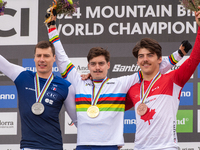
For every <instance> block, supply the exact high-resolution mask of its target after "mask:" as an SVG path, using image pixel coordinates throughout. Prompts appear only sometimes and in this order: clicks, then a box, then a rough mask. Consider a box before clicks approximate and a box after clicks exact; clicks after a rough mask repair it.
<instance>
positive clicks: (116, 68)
mask: <svg viewBox="0 0 200 150" xmlns="http://www.w3.org/2000/svg"><path fill="white" fill-rule="evenodd" d="M139 70H140V67H139V66H138V65H134V64H133V65H132V66H125V65H124V66H123V65H121V64H115V65H114V67H113V69H112V72H137V71H139Z"/></svg>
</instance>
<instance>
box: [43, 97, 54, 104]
mask: <svg viewBox="0 0 200 150" xmlns="http://www.w3.org/2000/svg"><path fill="white" fill-rule="evenodd" d="M44 101H45V103H47V104H50V105H53V100H51V99H48V98H45V100H44Z"/></svg>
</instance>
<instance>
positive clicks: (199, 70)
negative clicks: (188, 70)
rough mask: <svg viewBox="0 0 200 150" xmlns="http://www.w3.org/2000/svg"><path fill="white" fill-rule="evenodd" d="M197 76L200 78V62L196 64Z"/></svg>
mask: <svg viewBox="0 0 200 150" xmlns="http://www.w3.org/2000/svg"><path fill="white" fill-rule="evenodd" d="M197 70H198V71H197V72H198V78H200V64H199V65H198V66H197Z"/></svg>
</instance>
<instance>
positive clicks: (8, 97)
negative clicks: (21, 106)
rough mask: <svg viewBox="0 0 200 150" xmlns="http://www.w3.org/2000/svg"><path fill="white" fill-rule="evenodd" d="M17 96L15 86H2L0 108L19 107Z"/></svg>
mask: <svg viewBox="0 0 200 150" xmlns="http://www.w3.org/2000/svg"><path fill="white" fill-rule="evenodd" d="M17 97H18V96H17V89H16V87H15V86H0V108H17Z"/></svg>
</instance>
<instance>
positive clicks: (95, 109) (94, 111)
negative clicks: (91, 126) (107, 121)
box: [87, 105, 99, 118]
mask: <svg viewBox="0 0 200 150" xmlns="http://www.w3.org/2000/svg"><path fill="white" fill-rule="evenodd" d="M87 115H88V116H89V117H90V118H96V117H97V116H98V115H99V108H98V107H97V106H94V105H92V106H90V107H89V108H88V109H87Z"/></svg>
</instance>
